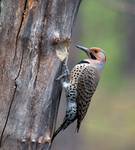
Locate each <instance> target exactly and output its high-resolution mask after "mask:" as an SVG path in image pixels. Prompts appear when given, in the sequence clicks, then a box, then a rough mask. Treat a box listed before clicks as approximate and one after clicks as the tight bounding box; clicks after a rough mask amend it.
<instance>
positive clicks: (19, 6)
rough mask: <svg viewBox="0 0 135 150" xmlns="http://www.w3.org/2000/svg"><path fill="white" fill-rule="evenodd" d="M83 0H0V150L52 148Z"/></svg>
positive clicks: (45, 149)
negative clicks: (61, 78) (64, 71)
mask: <svg viewBox="0 0 135 150" xmlns="http://www.w3.org/2000/svg"><path fill="white" fill-rule="evenodd" d="M79 4H80V0H76V1H74V0H19V1H18V0H0V134H1V148H0V149H1V150H11V149H13V150H27V149H31V150H39V149H44V150H47V149H49V147H50V146H49V145H50V144H49V143H50V140H51V137H52V134H53V131H54V128H55V123H56V117H57V111H58V105H59V100H60V95H61V90H62V89H61V84H60V82H58V81H56V80H55V79H56V77H57V76H59V75H60V74H61V70H62V64H63V60H64V59H65V58H66V57H67V56H68V47H69V44H70V38H71V32H72V28H73V23H74V19H75V16H76V13H77V10H78V7H79Z"/></svg>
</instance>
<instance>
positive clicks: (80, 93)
mask: <svg viewBox="0 0 135 150" xmlns="http://www.w3.org/2000/svg"><path fill="white" fill-rule="evenodd" d="M98 81H99V74H98V71H97V70H96V68H94V67H92V66H90V65H87V67H85V68H84V69H83V71H82V72H81V74H80V75H79V78H78V84H77V98H76V101H77V131H78V130H79V128H80V124H81V121H82V120H83V118H84V117H85V115H86V112H87V110H88V107H89V104H90V101H91V97H92V96H93V94H94V92H95V90H96V87H97V85H98Z"/></svg>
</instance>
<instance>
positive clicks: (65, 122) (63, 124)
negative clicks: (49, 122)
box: [52, 120, 70, 141]
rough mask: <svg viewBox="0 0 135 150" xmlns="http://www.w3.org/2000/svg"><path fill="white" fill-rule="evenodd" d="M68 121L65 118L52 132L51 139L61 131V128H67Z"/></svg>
mask: <svg viewBox="0 0 135 150" xmlns="http://www.w3.org/2000/svg"><path fill="white" fill-rule="evenodd" d="M69 124H70V123H69V122H68V121H67V120H65V121H64V122H63V123H62V124H61V126H60V127H59V128H58V129H57V130H56V131H55V132H54V134H53V136H52V141H53V140H54V138H55V137H56V136H57V134H58V133H59V132H60V131H61V130H64V129H66V128H67V126H68V125H69Z"/></svg>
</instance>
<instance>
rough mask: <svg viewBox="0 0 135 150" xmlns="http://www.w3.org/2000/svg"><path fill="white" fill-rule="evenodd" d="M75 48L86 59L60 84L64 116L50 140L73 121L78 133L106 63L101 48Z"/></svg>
mask: <svg viewBox="0 0 135 150" xmlns="http://www.w3.org/2000/svg"><path fill="white" fill-rule="evenodd" d="M76 47H77V48H79V49H81V50H83V51H84V52H85V53H86V54H87V56H88V58H87V59H84V60H82V61H81V62H79V63H78V64H77V65H76V66H75V67H74V68H73V69H72V71H71V74H70V76H69V79H66V80H64V81H63V82H62V83H63V87H64V89H65V93H66V98H67V108H66V115H65V118H64V121H63V123H62V125H61V126H60V127H59V128H58V129H57V130H56V131H55V133H54V135H53V137H52V140H53V139H54V137H55V136H56V135H57V134H58V133H59V132H60V131H61V130H64V129H66V128H67V127H68V126H69V125H70V124H71V123H73V122H74V121H75V120H77V132H78V131H79V128H80V125H81V122H82V120H83V119H84V117H85V115H86V113H87V110H88V107H89V104H90V101H91V98H92V96H93V94H94V92H95V90H96V87H97V85H98V82H99V78H100V74H101V72H102V70H103V68H104V65H105V63H106V56H105V52H104V50H102V49H101V48H97V47H92V48H86V47H83V46H79V45H77V46H76ZM60 78H61V77H60ZM60 78H59V79H60Z"/></svg>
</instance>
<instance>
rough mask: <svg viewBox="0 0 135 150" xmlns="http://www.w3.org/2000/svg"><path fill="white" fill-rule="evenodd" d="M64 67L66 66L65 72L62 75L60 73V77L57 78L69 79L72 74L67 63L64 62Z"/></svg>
mask: <svg viewBox="0 0 135 150" xmlns="http://www.w3.org/2000/svg"><path fill="white" fill-rule="evenodd" d="M63 67H64V73H63V74H62V75H60V76H59V77H58V78H56V80H57V81H59V80H61V79H62V78H65V79H67V78H68V77H69V75H70V72H69V69H68V67H67V65H66V64H64V66H63Z"/></svg>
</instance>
